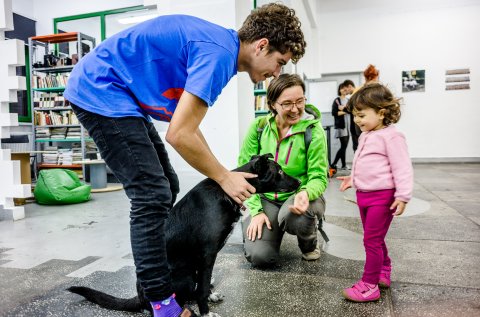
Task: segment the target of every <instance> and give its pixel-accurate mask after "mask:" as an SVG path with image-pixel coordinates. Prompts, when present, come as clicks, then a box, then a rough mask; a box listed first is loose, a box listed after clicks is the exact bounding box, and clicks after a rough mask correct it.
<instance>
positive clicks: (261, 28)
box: [238, 3, 307, 64]
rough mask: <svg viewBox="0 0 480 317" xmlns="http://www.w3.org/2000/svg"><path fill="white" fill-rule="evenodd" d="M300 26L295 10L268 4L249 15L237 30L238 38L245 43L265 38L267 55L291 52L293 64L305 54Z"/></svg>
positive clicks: (278, 4) (281, 5)
mask: <svg viewBox="0 0 480 317" xmlns="http://www.w3.org/2000/svg"><path fill="white" fill-rule="evenodd" d="M300 26H301V23H300V20H299V19H298V17H297V16H295V10H293V9H290V8H289V7H287V6H285V5H283V4H280V3H269V4H266V5H263V6H261V7H259V8H257V9H255V10H254V11H253V12H252V13H250V15H249V16H248V17H247V19H246V20H245V22H243V25H242V27H241V28H240V29H239V30H238V37H239V38H240V41H241V42H245V43H252V42H254V41H256V40H259V39H262V38H266V39H268V42H269V45H268V53H273V52H275V51H278V52H280V53H281V54H285V53H287V52H291V53H292V62H293V63H294V64H295V63H296V62H298V60H299V59H300V58H302V56H303V55H304V54H305V47H306V46H307V43H306V42H305V40H304V37H303V32H302V29H301V28H300Z"/></svg>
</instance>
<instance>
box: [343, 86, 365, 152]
mask: <svg viewBox="0 0 480 317" xmlns="http://www.w3.org/2000/svg"><path fill="white" fill-rule="evenodd" d="M343 84H344V85H345V86H346V87H347V99H350V97H351V96H352V95H353V93H354V92H355V84H354V83H353V81H351V80H350V79H346V80H345V81H344V82H343ZM344 110H345V111H346V112H347V113H348V114H349V115H350V136H351V137H352V149H353V152H355V151H356V150H357V148H358V137H359V136H360V133H362V131H361V130H360V128H359V127H358V125H356V124H355V121H354V120H353V115H352V114H351V113H350V112H348V109H344Z"/></svg>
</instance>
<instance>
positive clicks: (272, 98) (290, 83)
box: [267, 74, 305, 115]
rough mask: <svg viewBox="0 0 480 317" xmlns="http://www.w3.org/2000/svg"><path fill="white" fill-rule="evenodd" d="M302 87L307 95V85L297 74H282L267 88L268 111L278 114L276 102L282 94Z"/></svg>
mask: <svg viewBox="0 0 480 317" xmlns="http://www.w3.org/2000/svg"><path fill="white" fill-rule="evenodd" d="M295 86H300V87H302V90H303V93H304V94H305V83H304V82H303V80H302V79H301V78H300V76H298V75H297V74H281V75H280V76H278V77H277V78H274V79H273V80H272V81H271V82H270V85H268V88H267V105H268V109H269V110H270V111H271V112H272V113H273V114H275V115H276V114H277V110H275V102H276V101H277V99H278V98H279V97H280V95H281V94H282V92H283V91H284V90H285V89H287V88H290V87H295Z"/></svg>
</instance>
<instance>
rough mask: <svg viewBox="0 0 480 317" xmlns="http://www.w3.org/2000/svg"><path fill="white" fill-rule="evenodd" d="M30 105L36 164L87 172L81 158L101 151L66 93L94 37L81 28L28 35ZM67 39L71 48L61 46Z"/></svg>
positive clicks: (83, 158)
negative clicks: (78, 117) (71, 74)
mask: <svg viewBox="0 0 480 317" xmlns="http://www.w3.org/2000/svg"><path fill="white" fill-rule="evenodd" d="M28 42H29V58H30V81H31V89H30V90H31V92H30V93H31V98H30V100H31V108H32V113H33V129H34V147H35V148H34V149H33V150H34V151H38V152H40V153H38V154H37V155H38V157H37V160H36V162H37V163H36V166H35V167H36V168H37V169H42V168H68V169H73V170H75V171H76V172H77V173H78V174H79V175H80V176H83V175H85V173H84V172H85V171H84V166H83V165H82V164H73V162H74V161H75V162H76V161H82V160H85V159H86V158H87V155H89V154H90V153H93V154H94V153H96V152H98V151H97V149H96V147H95V144H94V143H93V140H92V139H91V138H89V137H88V134H87V132H86V130H85V129H84V128H83V127H82V126H81V124H80V123H79V122H78V119H77V117H76V115H75V113H74V112H73V111H72V108H71V107H70V106H69V104H68V102H67V101H66V100H65V99H64V97H63V92H64V90H65V87H66V86H67V83H68V76H69V74H70V72H71V71H72V69H73V67H74V66H75V64H76V63H77V62H78V60H79V59H81V58H82V57H83V56H84V55H85V54H86V53H88V51H89V50H92V49H93V48H94V47H95V38H93V37H90V36H88V35H85V34H83V33H80V32H68V33H60V34H51V35H42V36H34V37H30V38H29V41H28ZM59 43H68V47H69V49H68V52H72V53H64V52H61V51H60V50H59V49H58V45H57V44H59Z"/></svg>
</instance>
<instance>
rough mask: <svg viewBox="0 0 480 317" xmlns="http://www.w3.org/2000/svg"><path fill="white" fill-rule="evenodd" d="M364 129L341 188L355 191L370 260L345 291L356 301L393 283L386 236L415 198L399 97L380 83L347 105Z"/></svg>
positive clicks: (368, 298) (360, 92)
mask: <svg viewBox="0 0 480 317" xmlns="http://www.w3.org/2000/svg"><path fill="white" fill-rule="evenodd" d="M347 107H348V108H351V110H352V112H353V114H354V116H355V122H356V123H357V124H358V126H359V127H360V129H362V134H361V135H360V139H359V147H358V150H357V152H355V157H354V159H353V166H352V173H351V175H350V176H345V177H338V179H340V180H342V183H341V185H340V190H341V191H344V190H346V189H347V188H349V187H352V186H353V187H354V188H356V190H357V193H356V195H357V204H358V208H359V210H360V217H361V219H362V224H363V231H364V233H363V243H364V246H365V252H366V261H365V267H364V271H363V276H362V278H361V279H360V280H359V281H358V282H357V283H355V284H354V285H353V286H352V287H350V288H347V289H344V290H343V296H344V297H345V298H347V299H348V300H351V301H354V302H370V301H375V300H378V299H379V298H380V290H379V286H381V287H390V273H391V271H392V263H391V259H390V257H389V256H388V249H387V245H386V244H385V236H386V235H387V232H388V229H389V227H390V223H391V222H392V219H393V217H394V216H400V215H401V214H402V213H403V212H404V210H405V206H406V205H407V203H408V202H409V201H410V199H411V198H412V191H413V169H412V163H411V161H410V156H409V154H408V149H407V144H406V141H405V137H404V135H403V134H402V133H401V132H399V131H398V130H397V129H396V128H395V125H394V123H396V122H398V120H399V119H400V115H401V112H400V99H397V98H395V97H394V96H393V94H392V93H391V92H390V90H389V89H388V88H386V87H385V86H383V85H382V84H380V83H370V84H366V85H364V86H363V87H362V88H360V89H359V90H358V91H357V92H356V93H355V94H353V96H352V98H351V99H350V100H349V102H348V104H347Z"/></svg>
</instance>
